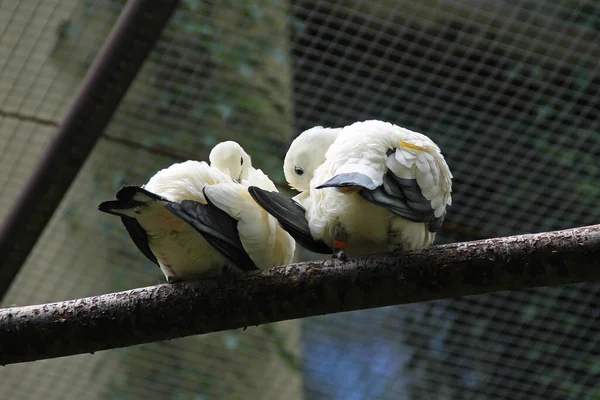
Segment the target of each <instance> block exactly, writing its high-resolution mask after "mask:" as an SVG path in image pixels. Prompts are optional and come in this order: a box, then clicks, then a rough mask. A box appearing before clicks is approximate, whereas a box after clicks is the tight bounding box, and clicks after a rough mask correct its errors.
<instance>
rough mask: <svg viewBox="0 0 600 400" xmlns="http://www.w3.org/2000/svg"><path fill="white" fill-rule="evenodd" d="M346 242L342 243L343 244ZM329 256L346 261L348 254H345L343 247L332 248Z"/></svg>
mask: <svg viewBox="0 0 600 400" xmlns="http://www.w3.org/2000/svg"><path fill="white" fill-rule="evenodd" d="M345 244H346V243H344V245H345ZM331 258H333V259H336V258H337V259H338V260H340V261H346V260H347V259H348V255H347V254H346V250H345V249H343V248H334V249H333V254H332V255H331Z"/></svg>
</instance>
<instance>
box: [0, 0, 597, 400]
mask: <svg viewBox="0 0 600 400" xmlns="http://www.w3.org/2000/svg"><path fill="white" fill-rule="evenodd" d="M124 3H125V2H124V1H116V0H113V1H109V0H97V1H87V0H69V1H58V0H53V1H41V0H37V1H36V0H21V1H17V0H5V1H3V2H0V54H2V55H3V57H0V184H1V186H0V187H2V191H0V218H3V217H5V215H6V213H7V212H9V210H10V205H11V204H12V202H13V201H14V199H15V197H16V195H17V193H18V190H19V189H20V188H21V186H22V185H23V183H24V181H25V180H26V179H27V177H28V176H29V174H30V173H31V170H32V168H33V166H34V165H35V163H36V161H37V160H38V158H39V155H40V154H41V152H43V151H44V149H45V146H46V145H47V143H48V141H49V139H50V138H51V137H52V134H53V133H54V126H55V125H56V123H58V122H59V121H60V118H61V116H62V114H63V113H64V111H65V109H66V107H67V106H68V104H69V101H70V99H71V97H72V95H73V92H74V90H75V89H76V87H77V85H78V83H79V82H80V80H81V78H82V76H83V74H84V73H85V71H86V69H87V68H88V67H89V65H90V63H91V62H92V60H93V58H94V56H95V54H96V52H97V50H98V48H99V47H100V45H101V44H102V42H103V40H104V39H105V38H106V36H107V34H108V32H109V31H110V28H111V27H112V24H113V23H114V21H115V20H116V18H117V16H118V14H119V12H120V10H121V9H122V7H123V5H124ZM599 36H600V4H597V2H594V1H569V0H562V1H558V0H549V1H544V2H540V1H511V0H502V1H500V0H495V1H492V0H467V1H456V0H453V1H450V0H437V1H428V0H426V1H412V0H403V1H387V0H376V1H367V0H355V1H352V0H343V1H341V0H340V1H300V0H297V1H293V2H291V3H290V4H288V3H286V2H280V1H275V0H258V1H244V0H230V1H223V2H200V1H194V0H184V1H182V2H181V5H180V7H179V10H178V11H177V12H176V14H175V15H174V17H173V19H172V21H171V22H170V23H169V26H168V28H167V29H166V31H165V32H164V33H163V35H162V38H161V40H160V41H159V43H158V44H157V46H156V48H155V50H154V51H153V53H152V55H151V57H150V58H149V60H148V61H147V62H146V64H145V66H144V68H143V70H142V71H141V72H140V74H139V75H138V77H137V78H136V81H135V83H134V85H133V86H132V88H131V89H130V91H129V93H128V95H127V97H126V99H125V100H124V101H123V103H122V104H121V106H120V108H119V110H118V112H117V115H116V116H115V117H114V119H113V121H112V122H111V124H110V126H109V127H108V129H107V130H106V132H105V134H104V136H103V138H102V140H101V142H100V143H99V144H98V146H97V147H96V149H95V150H94V152H93V154H92V156H91V157H90V159H89V160H88V162H87V163H86V165H85V167H84V169H83V170H82V171H81V172H80V174H79V176H78V178H77V180H76V181H75V182H74V184H73V185H72V187H71V189H70V191H69V193H68V195H67V197H66V198H65V199H64V201H63V202H62V204H61V207H60V208H59V209H58V210H57V212H56V214H55V215H54V217H53V220H52V222H51V224H50V225H49V226H48V227H47V229H46V230H45V232H44V235H43V237H42V238H41V240H40V242H39V244H38V245H37V246H36V248H35V250H34V252H33V254H32V255H31V257H30V258H29V260H28V262H27V263H26V265H25V266H24V267H23V269H22V271H21V272H20V274H19V276H18V277H17V279H16V281H15V282H14V284H13V286H12V288H11V291H10V292H9V293H8V295H7V297H6V298H5V300H4V302H3V306H7V305H11V304H17V305H22V304H35V303H42V302H48V301H57V300H63V299H71V298H77V297H82V296H89V295H94V294H100V293H106V292H109V291H115V290H122V289H128V288H133V287H137V286H143V285H148V284H156V283H159V282H161V280H162V278H161V275H160V271H159V270H158V269H157V268H156V267H155V266H154V265H152V264H150V263H148V262H147V260H146V259H145V258H144V257H143V256H142V255H141V254H140V253H139V252H138V251H137V249H136V248H135V246H134V245H133V244H132V243H131V242H130V240H129V238H128V237H127V235H126V233H125V231H124V229H122V226H121V225H120V223H119V221H118V219H116V218H110V217H108V216H106V215H102V214H101V213H99V212H97V211H96V206H97V204H98V203H99V202H100V201H103V200H106V199H110V198H112V197H113V195H114V192H115V191H116V190H117V189H118V188H119V187H120V186H121V185H122V184H124V183H130V184H141V183H144V182H145V181H147V180H148V178H149V177H150V176H151V175H152V174H153V173H154V172H155V171H156V170H158V169H160V168H164V167H165V166H168V165H169V164H171V163H172V162H175V161H179V160H183V159H188V158H193V159H206V158H207V155H208V150H209V149H210V148H211V147H212V146H213V145H214V144H215V143H217V142H219V141H221V140H225V139H233V140H236V141H238V142H240V144H242V145H243V146H244V147H245V148H246V150H247V151H248V152H249V153H250V154H251V155H252V156H253V162H254V164H255V165H256V166H257V167H259V168H262V169H263V170H265V171H267V172H268V173H269V174H270V175H271V176H272V177H273V178H274V179H275V180H278V181H283V176H282V172H281V164H282V159H283V155H284V154H285V151H286V148H287V145H288V144H289V142H290V140H291V139H292V137H293V136H294V135H295V134H297V133H299V132H301V131H302V130H304V129H306V128H308V127H311V126H315V125H325V126H341V125H345V124H348V123H351V122H354V121H357V120H362V119H368V118H377V119H383V120H387V121H390V122H393V123H396V124H398V125H401V126H405V127H407V128H409V129H413V130H417V131H420V132H422V133H425V134H427V135H428V136H430V137H431V138H432V139H433V140H434V141H436V143H438V144H439V146H440V147H441V149H442V151H443V153H444V155H445V157H446V160H447V161H448V164H449V165H450V168H451V169H452V172H453V174H454V176H455V180H454V193H453V195H454V196H453V197H454V204H453V206H452V207H451V208H450V209H449V213H448V216H447V221H446V223H445V225H444V231H443V233H442V235H440V237H439V239H438V242H439V243H441V242H451V241H459V240H472V239H477V238H481V237H488V236H498V235H507V234H516V233H525V232H537V231H545V230H552V229H560V228H568V227H574V226H581V225H586V224H592V223H596V222H598V219H597V218H598V215H599V214H600V202H598V200H597V199H598V197H599V195H600V185H598V181H599V179H600V129H599V128H598V116H599V113H600V104H599V102H600V100H599V99H600V96H599V95H600V75H599V74H600V70H599V69H598V60H599V55H600V40H599V39H600V37H599ZM599 297H600V293H599V287H598V286H597V285H595V284H591V283H590V284H580V285H568V286H562V287H554V288H542V289H536V290H529V291H524V292H503V293H496V294H492V295H487V296H474V297H469V298H464V299H455V300H447V301H437V302H431V303H425V304H415V305H409V306H401V307H387V308H382V309H376V310H366V311H361V312H354V313H344V314H338V315H330V316H325V317H318V318H310V319H306V320H302V321H289V322H286V323H280V324H272V325H268V326H263V327H258V328H249V329H248V330H247V331H244V332H238V331H232V332H225V333H221V334H213V335H206V336H200V337H192V338H187V339H180V340H174V341H170V342H166V343H155V344H151V345H143V346H135V347H132V348H127V349H120V350H111V351H107V352H102V353H99V354H96V355H81V356H74V357H67V358H63V359H57V360H49V361H41V362H35V363H30V364H22V365H13V366H9V367H5V368H3V369H2V370H0V391H1V392H2V393H3V395H4V396H6V398H15V399H38V398H44V399H53V398H57V399H58V398H60V399H63V398H65V399H68V398H177V399H184V398H197V399H200V398H203V399H204V398H240V399H241V398H243V399H246V398H274V399H275V398H277V399H281V398H286V399H287V398H289V399H296V398H306V399H392V398H393V399H398V398H406V399H432V398H435V399H466V398H469V399H470V398H473V399H488V398H490V399H491V398H507V399H508V398H515V399H525V398H527V399H538V398H539V399H596V398H600V346H599V343H598V337H599V333H600V323H599V321H598V316H599V315H598V314H599V312H600V311H598V307H597V305H598V304H600V301H599V300H600V299H599ZM32 382H35V384H32Z"/></svg>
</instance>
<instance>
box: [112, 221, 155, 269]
mask: <svg viewBox="0 0 600 400" xmlns="http://www.w3.org/2000/svg"><path fill="white" fill-rule="evenodd" d="M121 222H123V225H124V226H125V229H127V233H128V234H129V237H130V238H131V240H133V243H135V245H136V246H137V248H138V249H139V250H140V251H141V252H142V254H144V255H145V256H146V257H147V258H148V260H150V261H152V262H153V263H154V264H156V265H158V260H157V259H156V257H155V256H154V253H152V250H151V249H150V246H148V234H147V233H146V231H145V230H144V228H142V226H141V225H140V224H139V222H137V220H136V219H135V218H131V217H127V216H124V215H123V216H121Z"/></svg>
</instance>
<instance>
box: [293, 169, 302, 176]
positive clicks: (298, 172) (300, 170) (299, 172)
mask: <svg viewBox="0 0 600 400" xmlns="http://www.w3.org/2000/svg"><path fill="white" fill-rule="evenodd" d="M294 171H295V172H296V174H298V175H302V174H303V173H304V170H303V169H302V168H300V167H294Z"/></svg>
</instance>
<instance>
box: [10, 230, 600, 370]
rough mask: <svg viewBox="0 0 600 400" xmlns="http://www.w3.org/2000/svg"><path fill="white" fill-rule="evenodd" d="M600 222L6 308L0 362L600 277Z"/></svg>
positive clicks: (48, 356) (103, 348)
mask: <svg viewBox="0 0 600 400" xmlns="http://www.w3.org/2000/svg"><path fill="white" fill-rule="evenodd" d="M598 260H600V225H595V226H589V227H583V228H577V229H569V230H564V231H557V232H548V233H540V234H533V235H520V236H511V237H506V238H496V239H487V240H480V241H475V242H465V243H456V244H450V245H443V246H434V247H429V248H426V249H422V250H417V251H411V252H407V253H404V254H402V255H396V256H392V255H385V256H371V257H366V258H362V259H352V260H349V261H348V262H346V263H342V262H339V261H335V260H331V259H328V260H325V261H317V262H305V263H297V264H291V265H288V266H284V267H279V268H274V269H270V270H266V271H261V272H256V273H254V272H253V273H248V274H247V275H245V276H244V277H242V278H240V279H239V280H237V281H236V282H233V283H231V284H230V285H229V286H219V285H218V284H217V282H215V281H208V280H207V281H203V282H187V283H180V284H174V285H168V284H163V285H157V286H150V287H146V288H140V289H134V290H129V291H125V292H120V293H112V294H107V295H102V296H94V297H88V298H84V299H78V300H71V301H65V302H58V303H50V304H43V305H36V306H26V307H14V308H7V309H3V310H0V364H3V365H4V364H11V363H18V362H24V361H33V360H40V359H46V358H53V357H62V356H67V355H73V354H81V353H91V352H95V351H99V350H106V349H111V348H117V347H124V346H132V345H136V344H141V343H149V342H154V341H158V340H167V339H173V338H178V337H184V336H189V335H195V334H201V333H208V332H216V331H222V330H226V329H234V328H241V327H245V326H251V325H259V324H265V323H269V322H275V321H282V320H287V319H294V318H304V317H310V316H314V315H322V314H329V313H335V312H341V311H352V310H360V309H366V308H373V307H382V306H389V305H394V304H406V303H414V302H421V301H429V300H436V299H442V298H446V297H456V296H466V295H473V294H481V293H489V292H494V291H501V290H517V289H526V288H531V287H535V286H549V285H559V284H566V283H574V282H583V281H598V280H600V268H599V267H598Z"/></svg>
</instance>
